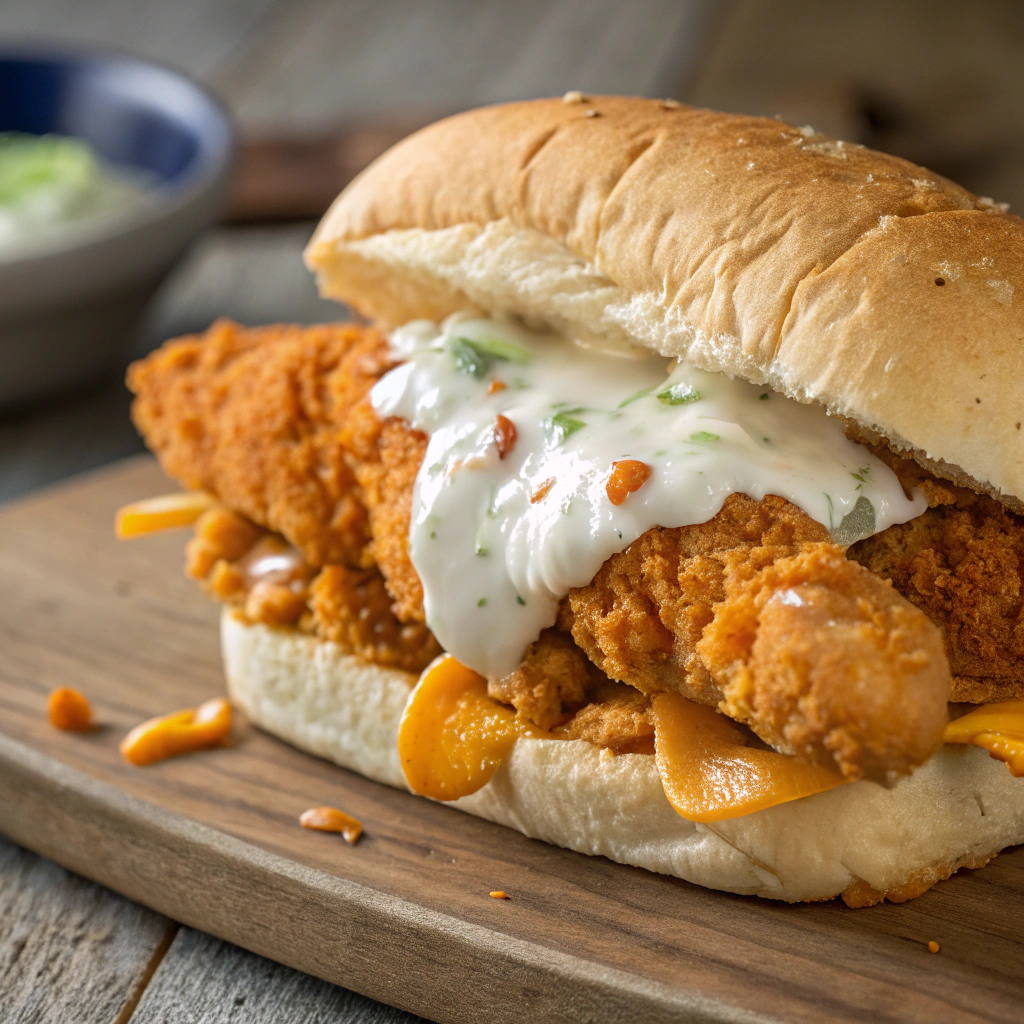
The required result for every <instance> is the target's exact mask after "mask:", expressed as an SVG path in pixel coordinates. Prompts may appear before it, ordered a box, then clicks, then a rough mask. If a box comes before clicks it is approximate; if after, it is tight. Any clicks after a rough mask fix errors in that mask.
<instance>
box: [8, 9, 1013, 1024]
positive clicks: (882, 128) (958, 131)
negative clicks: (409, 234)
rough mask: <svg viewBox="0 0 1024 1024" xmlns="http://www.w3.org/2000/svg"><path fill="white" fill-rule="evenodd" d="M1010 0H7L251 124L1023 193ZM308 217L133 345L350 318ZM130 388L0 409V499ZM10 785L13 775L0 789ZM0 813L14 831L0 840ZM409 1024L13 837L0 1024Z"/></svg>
mask: <svg viewBox="0 0 1024 1024" xmlns="http://www.w3.org/2000/svg"><path fill="white" fill-rule="evenodd" d="M1022 29H1024V9H1022V8H1021V7H1020V5H1019V4H1017V3H1016V2H1015V0H978V2H977V3H974V4H971V5H964V4H958V3H956V2H955V0H902V2H901V3H899V4H893V3H892V2H891V0H862V2H861V3H859V4H857V5H820V4H818V3H814V2H811V0H743V2H741V3H737V4H735V5H728V4H723V3H715V2H714V0H629V2H628V3H623V2H621V0H589V2H588V0H516V2H515V3H510V2H507V0H174V2H173V3H165V2H158V0H4V3H3V4H2V6H0V43H2V42H3V41H5V40H10V39H19V38H22V39H23V38H41V39H48V40H53V39H56V40H65V41H74V42H88V43H93V44H98V45H104V46H116V47H123V48H126V49H130V50H133V51H136V52H139V53H141V54H143V55H146V56H150V57H154V58H156V59H158V60H163V61H165V62H167V63H169V64H172V65H175V66H177V67H179V68H182V69H184V70H186V71H188V72H190V73H191V74H193V75H194V76H196V77H197V78H199V79H200V80H202V81H204V82H206V83H207V84H209V85H210V86H211V87H212V88H213V89H214V90H215V91H216V92H218V93H219V94H220V95H221V96H222V97H223V98H224V99H225V100H226V101H227V103H228V104H229V106H230V107H231V109H232V110H233V111H234V113H235V116H236V117H237V119H238V121H239V124H240V126H241V127H242V129H243V131H244V132H246V133H249V134H261V133H273V132H278V131H280V130H281V129H282V128H284V129H286V130H288V131H291V132H295V131H304V130H308V131H310V132H319V131H322V130H325V129H330V128H331V127H332V126H333V125H334V124H336V123H338V122H339V121H342V120H344V119H346V118H353V117H358V118H366V117H371V118H372V117H377V116H381V117H384V116H394V115H395V114H398V115H401V116H403V117H412V118H417V117H425V116H427V115H432V114H434V113H445V112H448V111H452V110H456V109H460V108H464V107H468V106H472V105H476V104H479V103H486V102H490V101H495V100H501V99H508V98H517V97H526V96H531V95H544V94H547V95H551V94H559V93H561V92H564V91H566V90H568V89H582V90H585V91H592V92H627V93H640V94H647V95H673V96H679V97H681V98H684V99H691V100H693V101H695V102H699V103H703V104H707V105H710V106H719V107H722V108H723V109H740V110H745V111H748V112H750V113H766V114H772V113H781V114H782V115H783V116H785V117H787V118H789V119H792V120H795V121H796V122H797V123H807V122H811V123H814V124H815V125H816V126H817V127H818V128H819V129H822V130H825V131H830V132H833V133H835V134H838V135H841V136H842V137H845V138H848V139H852V140H855V141H862V142H866V143H869V144H874V145H878V146H881V147H882V148H889V149H892V150H894V151H896V152H900V153H902V154H903V155H906V156H909V157H911V158H913V159H917V160H919V161H921V162H924V163H928V164H931V165H933V166H935V167H936V169H938V170H941V171H943V172H944V173H947V174H950V175H952V176H955V177H958V178H960V179H961V180H963V181H964V183H965V184H967V185H968V186H970V187H973V188H974V189H975V190H976V191H979V192H981V193H982V194H989V195H994V196H995V198H997V199H1007V200H1010V201H1011V203H1013V204H1014V205H1015V207H1017V208H1019V207H1020V206H1021V205H1024V174H1022V173H1021V170H1022V167H1024V117H1022V116H1021V114H1022V113H1024V78H1021V76H1020V74H1019V68H1020V66H1021V63H1020V60H1021V57H1022V56H1024V46H1022V40H1024V31H1022ZM311 226H312V225H311V224H309V223H300V224H289V225H285V226H272V227H270V226H249V227H231V228H221V229H218V230H215V231H212V232H211V233H210V234H209V235H208V236H207V237H206V238H205V239H204V240H203V241H202V242H200V244H199V245H198V246H197V247H196V249H195V250H194V251H193V252H192V253H191V255H190V256H189V257H188V258H187V260H186V261H185V262H184V263H183V264H182V266H181V267H180V268H179V270H178V271H177V272H176V274H175V275H174V277H173V278H172V280H170V281H169V282H168V284H167V286H166V287H165V288H164V290H163V291H162V293H161V294H160V296H159V297H158V299H157V300H156V302H155V303H154V305H153V308H152V309H151V311H150V313H149V316H148V319H147V322H146V324H145V326H144V328H143V329H142V331H141V332H140V334H139V337H138V339H137V351H138V352H139V353H141V352H144V351H146V350H148V349H149V348H151V347H153V346H154V345H155V344H157V343H159V342H160V341H161V340H163V339H164V338H166V337H169V336H172V335H175V334H181V333H186V332H190V331H196V330H201V329H203V328H204V327H205V326H206V325H207V324H208V323H209V322H210V321H211V320H212V319H214V318H215V317H217V316H222V315H227V316H231V317H234V318H235V319H237V320H240V321H242V322H244V323H260V322H267V321H275V320H293V321H300V322H312V321H317V320H324V319H332V318H336V317H337V316H338V312H337V308H336V307H334V306H332V305H331V304H329V303H325V302H322V301H320V300H319V299H318V298H317V296H316V294H315V291H314V289H313V286H312V283H311V281H310V280H309V277H308V275H307V274H306V272H305V270H304V269H303V268H302V266H301V263H300V261H299V253H300V251H301V248H302V245H303V243H304V241H305V239H306V238H307V237H308V235H309V232H310V230H311ZM127 408H128V396H127V394H126V393H125V391H124V389H123V387H122V386H121V384H120V381H119V380H111V381H109V382H107V383H106V384H105V385H101V386H99V387H97V388H95V389H93V390H91V391H90V392H89V393H87V394H84V395H80V396H77V397H75V398H72V399H68V400H66V401H64V402H62V403H60V404H59V405H57V406H55V407H50V408H48V409H45V410H41V411H38V412H35V413H33V414H30V415H23V416H20V417H18V418H8V419H6V420H0V500H4V499H9V498H12V497H14V496H16V495H19V494H22V493H24V492H26V491H29V490H31V489H33V488H36V487H39V486H42V485H44V484H46V483H49V482H51V481H55V480H58V479H61V478H63V477H66V476H69V475H71V474H73V473H77V472H81V471H83V470H87V469H89V468H92V467H94V466H98V465H101V464H103V463H106V462H110V461H112V460H114V459H117V458H120V457H122V456H125V455H129V454H131V453H133V452H135V451H138V450H140V448H141V445H140V443H139V441H138V439H137V437H136V436H135V434H134V432H133V431H132V429H131V427H130V425H129V423H128V419H127ZM0 784H2V783H0ZM2 831H3V822H2V821H0V833H2ZM129 1019H131V1020H132V1021H133V1022H135V1024H138V1022H145V1024H155V1022H158V1021H159V1022H177V1021H202V1022H218V1021H232V1022H249V1021H252V1022H271V1021H273V1022H281V1024H289V1022H292V1021H295V1022H298V1021H310V1022H321V1021H323V1022H327V1021H362V1022H395V1021H400V1020H403V1019H405V1020H412V1019H413V1018H411V1017H410V1016H409V1015H408V1014H404V1013H402V1012H401V1011H398V1010H395V1009H392V1008H390V1007H387V1006H385V1005H383V1004H380V1003H375V1002H373V1001H371V1000H368V999H365V998H363V997H361V996H358V995H355V994H354V993H351V992H347V991H344V990H342V989H339V988H336V987H334V986H331V985H328V984H325V983H323V982H320V981H317V980H316V979H314V978H311V977H308V976H306V975H302V974H299V973H297V972H295V971H293V970H290V969H288V968H285V967H282V966H280V965H277V964H274V963H271V962H270V961H267V960H264V959H262V958H260V957H257V956H254V955H253V954H251V953H247V952H245V951H244V950H241V949H239V948H237V947H234V946H231V945H229V944H227V943H224V942H221V941H219V940H217V939H214V938H211V937H210V936H207V935H203V934H201V933H198V932H195V931H193V930H191V929H188V928H184V927H179V926H178V925H176V924H175V923H174V922H173V921H171V920H168V919H166V918H163V917H161V916H159V915H157V914H154V913H152V912H150V911H148V910H146V909H145V908H143V907H141V906H139V905H136V904H134V903H131V902H129V901H128V900H125V899H122V898H121V897H119V896H116V895H115V894H113V893H112V892H110V891H108V890H106V889H103V888H101V887H99V886H96V885H94V884H92V883H89V882H86V881H84V880H82V879H79V878H76V877H75V876H73V875H71V874H69V873H68V872H66V871H64V870H63V869H62V868H59V867H57V866H56V865H55V864H53V863H51V862H49V861H46V860H45V859H42V858H40V857H38V856H36V855H35V854H32V853H29V852H27V851H25V850H22V849H20V848H18V847H16V846H14V845H13V844H11V843H9V842H7V841H5V840H4V839H3V838H2V837H0V1020H3V1021H5V1022H12V1024H13V1022H17V1024H27V1022H51V1021H52V1022H58V1021H60V1022H63V1021H76V1022H81V1024H93V1022H95V1024H112V1022H118V1024H123V1022H126V1021H128V1020H129Z"/></svg>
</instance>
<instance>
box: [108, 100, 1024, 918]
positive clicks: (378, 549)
mask: <svg viewBox="0 0 1024 1024" xmlns="http://www.w3.org/2000/svg"><path fill="white" fill-rule="evenodd" d="M305 260H306V263H307V265H308V267H309V268H310V270H311V271H312V272H313V273H314V274H315V275H316V278H317V281H318V285H319V288H320V291H321V294H323V295H324V296H326V297H329V298H332V299H336V300H338V301H339V302H342V303H344V304H345V305H346V306H348V308H349V309H351V310H353V311H355V312H356V313H358V314H359V315H360V317H361V318H362V321H361V322H359V323H351V322H349V323H339V324H330V325H320V326H313V327H300V326H289V325H273V326H267V327H257V328H243V327H240V326H238V325H236V324H233V323H231V322H228V321H220V322H217V323H215V324H214V325H213V326H211V327H210V328H209V330H208V331H206V333H205V334H203V335H201V336H195V337H188V338H183V339H178V340H175V341H172V342H169V343H168V344H166V345H165V346H164V347H163V348H161V349H159V350H158V351H157V352H155V353H154V354H152V355H150V356H149V357H148V358H146V359H144V360H143V361H141V362H139V363H136V364H134V365H133V366H132V367H131V369H130V371H129V374H128V384H129V387H130V388H131V390H132V391H133V392H134V394H135V396H136V397H135V400H134V405H133V417H134V421H135V423H136V425H137V427H138V429H139V430H140V432H141V433H142V435H143V436H144V438H145V440H146V442H147V444H148V445H149V447H150V448H151V449H152V450H153V451H154V452H155V453H156V455H157V456H158V457H159V459H160V462H161V464H162V465H163V467H164V469H165V471H166V472H167V474H168V475H169V476H171V477H173V478H175V479H176V480H178V481H179V482H180V483H181V484H182V485H183V486H184V488H185V489H186V491H187V492H188V493H187V494H186V495H185V497H184V498H183V499H182V502H181V506H180V509H179V511H181V509H183V510H184V512H182V513H181V514H179V515H177V516H175V515H170V516H168V515H167V514H166V513H167V508H168V507H169V506H168V505H167V502H165V503H164V504H163V505H161V506H160V508H161V509H162V510H163V511H162V512H161V513H157V514H154V516H153V517H152V518H151V520H150V523H151V525H153V526H159V525H166V524H169V523H172V522H175V523H178V522H182V521H185V520H194V536H193V537H192V539H191V540H190V541H189V542H188V547H187V571H188V573H189V574H190V575H191V576H193V577H194V578H195V579H197V580H198V581H199V582H200V583H201V585H202V586H203V587H204V588H205V589H206V591H207V592H208V593H209V594H210V595H211V596H212V597H213V598H215V599H216V600H218V601H221V602H222V603H223V604H224V610H223V614H222V648H223V658H224V668H225V674H226V679H227V684H228V689H229V693H230V696H231V699H232V701H233V702H234V703H235V704H236V705H237V706H238V707H240V708H241V709H242V710H243V711H244V712H245V713H246V714H247V715H248V716H249V717H250V718H251V719H252V721H253V722H254V723H256V725H258V726H259V727H261V728H263V729H265V730H267V731H269V732H271V733H273V734H275V735H276V736H278V737H280V738H282V739H284V740H286V741H287V742H289V743H292V744H295V745H296V746H298V747H300V748H302V749H304V750H306V751H309V752H311V753H313V754H316V755H319V756H321V757H324V758H328V759H330V760H332V761H334V762H336V763H337V764H339V765H341V766H343V767H345V768H348V769H351V770H352V771H355V772H358V773H361V774H362V775H364V776H367V777H369V778H371V779H375V780H377V781H379V782H382V783H385V784H388V785H392V786H397V787H401V788H405V789H409V790H411V791H412V792H414V793H418V794H420V795H422V796H426V797H428V798H431V799H434V800H438V801H442V802H446V803H450V804H451V805H452V806H453V807H455V808H458V809H459V810H462V811H467V812H469V813H471V814H475V815H479V816H481V817H484V818H487V819H490V820H491V821H494V822H498V823H500V824H502V825H506V826H509V827H512V828H515V829H518V830H519V831H521V832H523V833H525V834H526V835H528V836H532V837H534V838H536V839H539V840H543V841H546V842H549V843H554V844H558V845H560V846H564V847H569V848H571V849H573V850H577V851H580V852H582V853H586V854H594V855H603V856H606V857H609V858H611V859H613V860H616V861H619V862H622V863H627V864H632V865H637V866H640V867H644V868H647V869H649V870H651V871H656V872H663V873H667V874H671V875H676V876H678V877H680V878H684V879H688V880H689V881H691V882H695V883H698V884H700V885H704V886H710V887H713V888H717V889H722V890H727V891H731V892H736V893H745V894H753V895H757V896H762V897H768V898H774V899H779V900H786V901H793V902H795V901H803V900H823V899H830V898H832V897H836V896H840V895H841V896H842V897H843V899H845V901H846V902H847V903H848V904H850V905H852V906H865V905H870V904H872V903H877V902H879V901H881V900H883V899H890V900H894V901H902V900H906V899H909V898H911V897H913V896H916V895H918V894H919V893H921V892H923V891H925V890H926V889H928V888H929V887H930V886H932V885H934V884H935V883H936V882H938V881H940V880H942V879H944V878H946V877H948V876H949V875H951V874H952V873H954V872H955V871H957V870H959V869H960V868H963V867H968V868H979V867H981V866H983V865H984V864H985V863H986V862H987V861H989V860H990V859H991V858H992V857H994V856H995V855H996V854H997V853H998V852H999V851H1000V850H1002V849H1004V848H1006V847H1008V846H1011V845H1014V844H1017V843H1020V842H1022V841H1024V778H1022V776H1024V432H1022V427H1021V421H1022V420H1024V387H1022V384H1021V373H1022V369H1024V221H1021V220H1020V219H1018V218H1017V217H1014V216H1012V215H1010V214H1009V213H1008V212H1007V211H1006V209H1005V208H1004V207H1002V206H1000V205H999V204H997V203H994V202H993V201H992V200H989V199H984V198H977V197H975V196H974V195H972V194H971V193H969V192H968V191H966V190H965V189H963V188H961V187H959V186H958V185H956V184H954V183H953V182H951V181H948V180H947V179H945V178H943V177H940V176H939V175H936V174H933V173H932V172H930V171H927V170H925V169H923V168H921V167H917V166H915V165H913V164H911V163H908V162H907V161H905V160H901V159H897V158H895V157H891V156H887V155H884V154H881V153H878V152H873V151H871V150H868V149H865V148H863V147H860V146H856V145H850V144H847V143H844V142H841V141H837V140H834V139H831V138H828V137H825V136H823V135H820V134H818V133H816V132H815V131H813V130H812V129H810V128H796V127H792V126H790V125H787V124H783V123H780V122H777V121H773V120H768V119H763V118H754V117H744V116H737V115H727V114H720V113H715V112H711V111H707V110H700V109H695V108H691V107H687V106H683V105H681V104H679V103H676V102H674V101H659V100H649V99H630V98H621V97H604V96H584V95H582V94H580V93H569V94H567V95H566V96H565V97H564V98H562V99H549V100H539V101H531V102H521V103H512V104H507V105H500V106H493V107H488V108H484V109H480V110H474V111H470V112H468V113H464V114H461V115H458V116H456V117H452V118H448V119H446V120H444V121H441V122H438V123H437V124H434V125H432V126H430V127H428V128H426V129H424V130H422V131H420V132H418V133H416V134H414V135H412V136H410V137H409V138H408V139H406V140H405V141H403V142H401V143H399V144H398V145H397V146H395V147H394V148H393V149H391V150H390V151H389V152H387V153H386V154H384V155H383V156H382V157H381V158H379V159H378V160H377V161H376V162H375V163H374V164H372V165H371V166H370V167H369V168H368V169H367V170H365V171H364V172H363V173H362V174H361V175H360V176H359V177H358V178H357V179H356V180H354V181H353V182H352V183H351V184H350V185H349V186H348V187H347V188H346V189H345V190H344V191H343V192H342V193H341V195H340V196H339V197H338V199H337V200H336V201H335V203H334V204H333V206H332V207H331V209H330V211H329V212H328V213H327V214H326V215H325V216H324V218H323V220H322V222H321V223H320V225H319V226H318V228H317V229H316V232H315V234H314V235H313V237H312V240H311V241H310V242H309V245H308V247H307V249H306V252H305ZM169 501H170V504H171V506H173V505H174V499H169ZM189 510H191V511H189Z"/></svg>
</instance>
